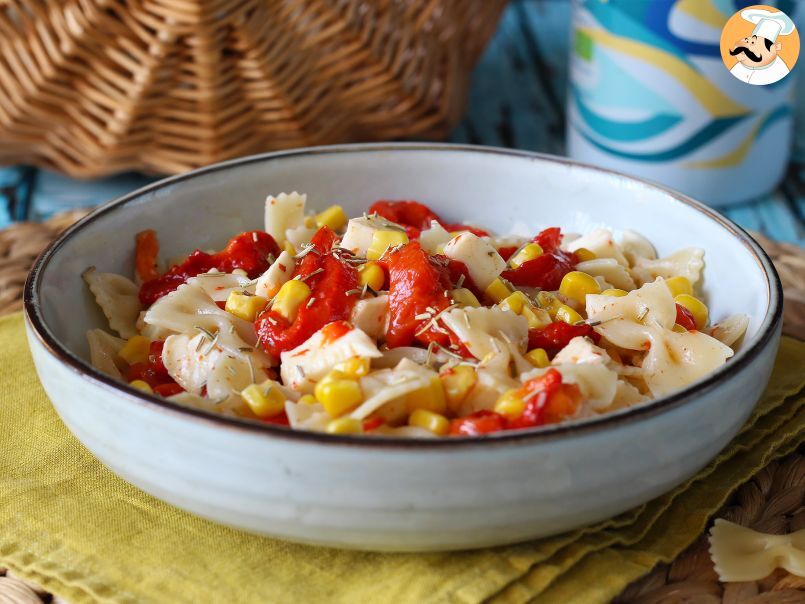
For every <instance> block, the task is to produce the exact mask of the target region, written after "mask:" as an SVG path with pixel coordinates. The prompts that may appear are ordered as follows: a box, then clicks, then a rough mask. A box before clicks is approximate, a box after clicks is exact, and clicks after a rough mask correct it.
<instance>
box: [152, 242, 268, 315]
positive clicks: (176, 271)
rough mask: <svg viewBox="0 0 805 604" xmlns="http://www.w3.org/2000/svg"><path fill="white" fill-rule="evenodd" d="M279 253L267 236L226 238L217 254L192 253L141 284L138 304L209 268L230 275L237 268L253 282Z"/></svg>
mask: <svg viewBox="0 0 805 604" xmlns="http://www.w3.org/2000/svg"><path fill="white" fill-rule="evenodd" d="M279 251H280V250H279V246H278V245H277V242H276V241H274V238H273V237H272V236H271V235H269V234H268V233H264V232H262V231H249V232H246V233H241V234H240V235H238V236H237V237H234V238H232V239H230V240H229V243H228V244H227V246H226V248H224V249H223V250H221V251H220V252H217V253H215V254H207V253H206V252H202V251H200V250H196V251H195V252H193V253H192V254H190V256H188V258H187V260H185V261H184V262H183V263H182V264H179V265H177V266H174V267H172V268H171V269H170V270H168V272H166V273H165V274H164V275H162V276H161V277H157V278H156V279H151V280H150V281H146V282H145V283H143V284H142V286H141V287H140V302H142V303H143V304H144V305H146V306H150V305H151V304H153V303H154V302H156V301H157V300H159V298H161V297H162V296H164V295H166V294H169V293H170V292H172V291H174V290H175V289H176V288H177V287H179V286H180V285H181V284H182V283H184V282H186V281H187V280H188V279H190V278H191V277H195V276H196V275H200V274H201V273H206V272H208V271H210V270H211V269H217V270H219V271H222V272H225V273H231V272H232V271H233V270H235V269H236V268H239V269H242V270H244V271H246V273H247V274H248V275H249V278H250V279H254V278H256V277H259V276H260V275H261V274H262V273H263V272H265V271H266V270H267V269H268V266H269V260H268V257H269V256H273V257H276V256H277V255H278V254H279Z"/></svg>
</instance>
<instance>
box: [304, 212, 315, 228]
mask: <svg viewBox="0 0 805 604" xmlns="http://www.w3.org/2000/svg"><path fill="white" fill-rule="evenodd" d="M305 228H306V229H315V228H316V215H315V214H310V215H309V216H305Z"/></svg>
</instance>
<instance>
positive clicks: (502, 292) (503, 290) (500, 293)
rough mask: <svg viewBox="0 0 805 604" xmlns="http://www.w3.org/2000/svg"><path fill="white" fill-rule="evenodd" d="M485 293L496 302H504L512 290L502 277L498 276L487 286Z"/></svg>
mask: <svg viewBox="0 0 805 604" xmlns="http://www.w3.org/2000/svg"><path fill="white" fill-rule="evenodd" d="M485 293H486V295H487V296H489V297H490V298H492V299H493V300H494V301H495V302H503V300H505V299H506V298H508V297H509V295H510V294H511V290H509V288H508V287H506V284H505V283H503V281H501V280H500V278H497V279H495V280H494V281H492V283H490V284H489V287H487V288H486V292H485Z"/></svg>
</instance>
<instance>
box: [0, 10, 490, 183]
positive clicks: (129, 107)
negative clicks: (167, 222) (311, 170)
mask: <svg viewBox="0 0 805 604" xmlns="http://www.w3.org/2000/svg"><path fill="white" fill-rule="evenodd" d="M505 4H506V1H505V0H0V163H3V162H10V163H20V162H25V163H32V164H38V165H42V166H46V167H50V168H55V169H57V170H60V171H62V172H65V173H67V174H70V175H72V176H76V177H85V178H89V177H96V176H100V175H103V174H109V173H112V172H118V171H122V170H127V169H136V170H144V171H149V172H159V173H171V172H180V171H183V170H187V169H190V168H194V167H197V166H200V165H204V164H208V163H211V162H215V161H219V160H222V159H226V158H230V157H234V156H238V155H244V154H248V153H253V152H257V151H265V150H271V149H281V148H288V147H297V146H305V145H313V144H325V143H334V142H344V141H355V140H388V139H398V138H411V137H417V138H436V137H440V136H443V135H444V134H445V132H446V131H447V129H448V128H449V127H450V126H452V125H453V124H455V122H456V121H457V119H458V118H459V116H460V114H461V112H462V109H463V102H464V97H465V94H466V90H467V84H468V74H469V72H470V69H471V67H472V65H473V64H474V62H475V61H476V60H477V58H478V56H479V55H480V53H481V51H482V49H483V47H484V45H485V43H486V42H487V40H488V39H489V37H490V36H491V35H492V32H493V31H494V29H495V25H496V23H497V20H498V17H499V16H500V13H501V11H502V9H503V7H504V6H505Z"/></svg>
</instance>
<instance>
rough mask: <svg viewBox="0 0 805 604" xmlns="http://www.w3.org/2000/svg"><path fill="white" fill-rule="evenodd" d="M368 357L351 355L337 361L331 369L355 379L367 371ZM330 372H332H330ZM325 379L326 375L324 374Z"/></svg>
mask: <svg viewBox="0 0 805 604" xmlns="http://www.w3.org/2000/svg"><path fill="white" fill-rule="evenodd" d="M370 364H371V360H370V359H366V358H363V357H352V358H349V359H347V360H346V361H343V362H341V363H338V365H336V366H335V367H334V368H333V369H334V371H337V372H339V373H340V374H341V377H344V378H348V379H351V380H357V379H358V378H361V377H363V376H365V375H366V374H367V373H369V365H370ZM331 373H332V372H331ZM328 375H330V374H328ZM325 379H326V376H325Z"/></svg>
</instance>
